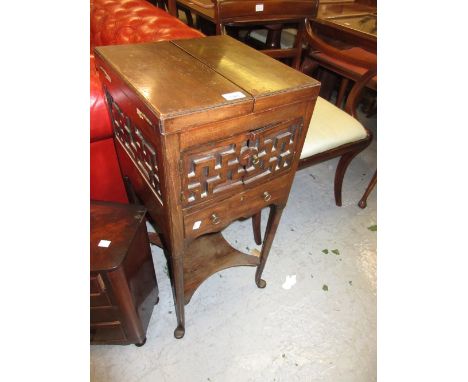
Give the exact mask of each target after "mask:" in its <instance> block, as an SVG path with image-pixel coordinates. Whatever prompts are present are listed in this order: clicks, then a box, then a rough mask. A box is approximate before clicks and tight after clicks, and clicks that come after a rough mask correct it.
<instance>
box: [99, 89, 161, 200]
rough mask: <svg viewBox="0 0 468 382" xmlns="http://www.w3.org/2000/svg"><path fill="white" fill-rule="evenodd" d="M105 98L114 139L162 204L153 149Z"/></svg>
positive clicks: (135, 127) (131, 123)
mask: <svg viewBox="0 0 468 382" xmlns="http://www.w3.org/2000/svg"><path fill="white" fill-rule="evenodd" d="M106 96H107V102H108V104H109V107H110V111H111V119H112V125H113V128H114V133H115V137H116V139H117V140H118V141H119V142H120V143H121V144H122V146H123V147H124V148H125V151H126V152H127V154H128V155H129V156H130V158H131V159H132V160H133V161H134V163H136V165H137V167H138V168H139V170H140V172H141V173H142V175H143V177H144V178H145V179H146V180H147V182H148V184H149V185H150V186H151V188H152V189H153V190H154V191H155V192H156V195H157V196H158V200H159V202H160V203H161V204H163V202H162V194H161V185H160V181H159V167H158V160H157V153H156V150H155V148H154V147H153V146H152V145H151V143H150V142H148V141H147V140H146V139H145V138H144V137H143V134H142V133H141V131H140V129H139V128H138V127H137V125H136V124H135V123H134V122H133V121H132V120H131V119H130V117H128V116H127V115H125V114H124V112H123V111H122V110H121V108H120V107H119V105H117V103H116V102H115V101H114V99H113V98H112V97H111V96H110V94H109V93H106Z"/></svg>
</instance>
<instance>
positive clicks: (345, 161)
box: [335, 148, 364, 207]
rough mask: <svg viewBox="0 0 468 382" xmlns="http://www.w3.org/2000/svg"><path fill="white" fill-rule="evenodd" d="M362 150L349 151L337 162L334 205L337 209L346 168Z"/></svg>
mask: <svg viewBox="0 0 468 382" xmlns="http://www.w3.org/2000/svg"><path fill="white" fill-rule="evenodd" d="M363 149H364V148H362V149H361V150H356V151H351V152H349V153H346V154H344V155H342V156H341V158H340V161H339V162H338V166H337V167H336V172H335V203H336V205H337V206H338V207H341V189H342V187H343V178H344V175H345V172H346V169H347V168H348V166H349V164H350V163H351V161H352V160H353V158H354V157H355V156H356V155H357V154H359V153H360V152H361V151H362V150H363Z"/></svg>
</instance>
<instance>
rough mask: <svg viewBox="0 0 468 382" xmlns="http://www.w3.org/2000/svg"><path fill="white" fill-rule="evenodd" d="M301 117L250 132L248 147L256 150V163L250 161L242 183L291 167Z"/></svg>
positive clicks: (298, 135)
mask: <svg viewBox="0 0 468 382" xmlns="http://www.w3.org/2000/svg"><path fill="white" fill-rule="evenodd" d="M301 127H302V118H301V119H296V120H294V121H289V122H288V123H281V124H280V125H279V126H275V127H272V128H268V127H266V128H263V129H261V130H258V131H256V132H253V133H252V134H251V137H250V139H249V147H250V148H251V149H252V150H253V151H255V152H256V156H257V158H258V163H256V164H254V163H253V161H250V163H249V165H248V166H247V167H246V174H245V176H244V183H245V184H249V183H252V182H255V181H257V180H259V179H260V178H263V177H265V176H268V175H272V174H276V173H279V172H282V171H285V170H287V169H289V168H290V167H291V164H292V161H293V158H294V154H295V152H296V146H297V140H298V139H299V137H300V131H301Z"/></svg>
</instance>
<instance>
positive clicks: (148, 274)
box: [90, 202, 158, 346]
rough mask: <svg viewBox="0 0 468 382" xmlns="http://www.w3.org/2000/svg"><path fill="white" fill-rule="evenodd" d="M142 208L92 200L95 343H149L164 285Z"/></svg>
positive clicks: (92, 279) (93, 332)
mask: <svg viewBox="0 0 468 382" xmlns="http://www.w3.org/2000/svg"><path fill="white" fill-rule="evenodd" d="M145 215H146V209H145V208H144V207H141V206H134V205H125V204H116V203H107V202H91V250H90V257H91V262H90V266H91V285H90V309H91V315H90V325H91V343H92V344H131V343H134V344H136V345H137V346H141V345H143V344H144V343H145V341H146V329H147V327H148V323H149V320H150V318H151V313H152V312H153V306H154V304H155V303H157V302H158V286H157V282H156V275H155V272H154V266H153V258H152V257H151V250H150V247H149V242H148V234H147V231H146V223H145V222H146V220H145Z"/></svg>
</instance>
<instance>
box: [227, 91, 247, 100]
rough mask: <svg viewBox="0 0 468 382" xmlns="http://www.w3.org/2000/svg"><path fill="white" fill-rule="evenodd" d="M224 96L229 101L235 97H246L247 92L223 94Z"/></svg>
mask: <svg viewBox="0 0 468 382" xmlns="http://www.w3.org/2000/svg"><path fill="white" fill-rule="evenodd" d="M222 96H223V98H224V99H225V100H227V101H232V100H233V99H239V98H245V94H244V93H242V92H233V93H226V94H222Z"/></svg>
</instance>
